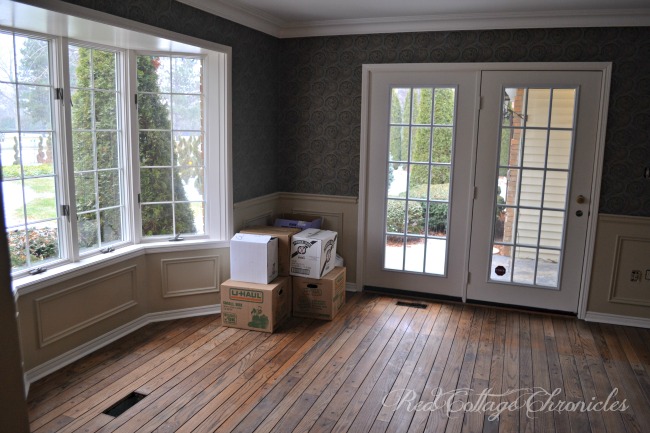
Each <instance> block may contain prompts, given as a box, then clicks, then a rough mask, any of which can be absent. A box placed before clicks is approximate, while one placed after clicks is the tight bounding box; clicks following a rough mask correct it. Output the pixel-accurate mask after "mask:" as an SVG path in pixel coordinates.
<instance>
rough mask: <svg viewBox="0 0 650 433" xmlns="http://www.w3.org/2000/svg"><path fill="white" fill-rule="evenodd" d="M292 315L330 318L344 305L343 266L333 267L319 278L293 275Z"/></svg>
mask: <svg viewBox="0 0 650 433" xmlns="http://www.w3.org/2000/svg"><path fill="white" fill-rule="evenodd" d="M292 290H293V315H294V316H296V317H310V318H314V319H324V320H332V319H333V318H334V317H336V315H337V314H338V312H339V310H340V309H341V308H342V307H343V305H345V268H338V267H337V268H334V269H333V270H332V271H331V272H330V273H328V274H327V275H325V276H323V278H321V279H319V280H315V279H313V278H303V277H293V283H292Z"/></svg>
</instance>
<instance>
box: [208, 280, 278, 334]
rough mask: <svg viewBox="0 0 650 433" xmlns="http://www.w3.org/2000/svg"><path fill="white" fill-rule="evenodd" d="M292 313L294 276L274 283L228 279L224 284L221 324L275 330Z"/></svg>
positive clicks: (265, 330) (264, 330)
mask: <svg viewBox="0 0 650 433" xmlns="http://www.w3.org/2000/svg"><path fill="white" fill-rule="evenodd" d="M289 316H291V277H278V278H276V279H275V280H273V282H272V283H271V284H255V283H245V282H242V281H233V280H228V281H225V282H224V283H222V284H221V324H222V325H223V326H229V327H232V328H241V329H250V330H253V331H262V332H273V331H275V330H276V329H277V328H278V326H279V325H280V324H281V323H282V322H283V321H284V320H286V319H287V318H288V317H289Z"/></svg>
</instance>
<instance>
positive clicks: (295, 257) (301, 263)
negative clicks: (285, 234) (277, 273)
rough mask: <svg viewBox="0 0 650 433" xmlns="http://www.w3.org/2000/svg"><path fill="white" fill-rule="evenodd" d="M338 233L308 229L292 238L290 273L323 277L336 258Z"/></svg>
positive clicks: (332, 266) (330, 268) (309, 276)
mask: <svg viewBox="0 0 650 433" xmlns="http://www.w3.org/2000/svg"><path fill="white" fill-rule="evenodd" d="M337 238H338V236H337V233H336V232H333V231H330V230H319V229H306V230H303V231H301V232H300V233H298V234H296V235H293V238H291V259H290V264H289V266H290V269H289V273H290V274H291V275H293V276H296V277H307V278H316V279H318V278H321V277H322V276H323V275H326V274H327V273H328V272H330V271H331V270H332V269H334V262H335V259H336V244H337Z"/></svg>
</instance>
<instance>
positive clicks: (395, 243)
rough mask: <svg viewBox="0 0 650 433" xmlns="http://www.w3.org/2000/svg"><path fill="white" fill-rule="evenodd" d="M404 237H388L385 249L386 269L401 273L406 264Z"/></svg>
mask: <svg viewBox="0 0 650 433" xmlns="http://www.w3.org/2000/svg"><path fill="white" fill-rule="evenodd" d="M404 244H405V242H404V237H403V236H396V235H388V236H387V237H386V246H385V248H384V268H386V269H393V270H397V271H401V270H402V268H403V263H404Z"/></svg>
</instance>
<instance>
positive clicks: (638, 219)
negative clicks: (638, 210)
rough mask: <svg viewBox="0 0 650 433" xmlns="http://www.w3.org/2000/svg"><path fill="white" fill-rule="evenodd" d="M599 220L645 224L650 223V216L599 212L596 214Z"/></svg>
mask: <svg viewBox="0 0 650 433" xmlns="http://www.w3.org/2000/svg"><path fill="white" fill-rule="evenodd" d="M598 219H599V221H602V222H611V223H617V224H640V225H647V224H650V217H643V216H630V215H614V214H606V213H601V214H599V215H598Z"/></svg>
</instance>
